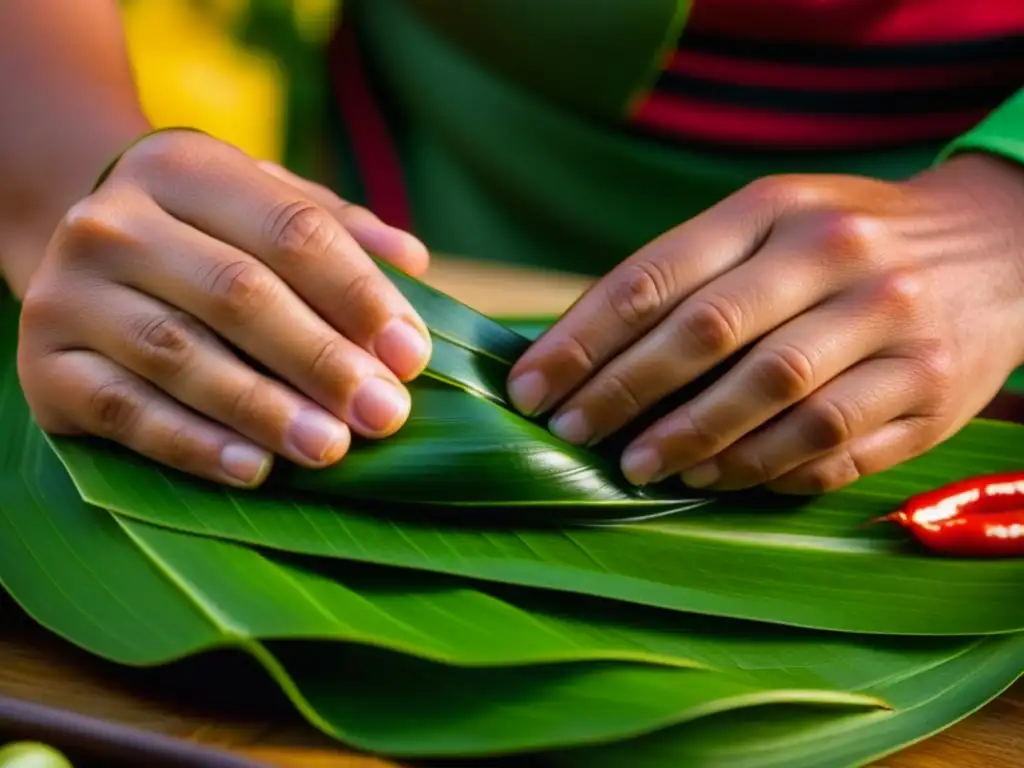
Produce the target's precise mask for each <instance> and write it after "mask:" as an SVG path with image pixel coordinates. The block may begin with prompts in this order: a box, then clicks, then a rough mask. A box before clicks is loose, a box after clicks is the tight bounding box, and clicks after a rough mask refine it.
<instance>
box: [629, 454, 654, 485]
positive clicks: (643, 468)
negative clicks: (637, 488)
mask: <svg viewBox="0 0 1024 768" xmlns="http://www.w3.org/2000/svg"><path fill="white" fill-rule="evenodd" d="M661 466H662V465H661V454H660V453H658V452H657V451H656V450H654V449H653V448H630V449H629V450H627V451H626V452H625V453H624V454H622V474H624V475H625V476H626V479H627V480H629V482H631V483H633V485H647V483H649V482H651V481H652V480H653V479H654V478H655V476H656V475H657V474H658V473H659V472H661Z"/></svg>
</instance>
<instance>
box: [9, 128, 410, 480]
mask: <svg viewBox="0 0 1024 768" xmlns="http://www.w3.org/2000/svg"><path fill="white" fill-rule="evenodd" d="M367 251H372V252H373V253H375V254H376V255H378V256H379V257H381V258H382V259H386V260H388V261H390V262H392V263H394V264H395V265H396V266H398V267H400V268H402V269H404V270H406V271H409V272H411V273H414V274H418V273H421V272H422V271H423V270H425V269H426V266H427V261H428V257H427V252H426V249H425V247H424V246H423V244H422V243H420V242H419V241H418V240H416V239H415V238H413V237H412V236H411V235H408V234H406V233H404V232H400V231H398V230H395V229H393V228H391V227H388V226H386V225H385V224H383V223H382V222H381V221H380V220H378V219H377V218H376V217H375V216H373V214H371V213H370V212H369V211H367V210H365V209H363V208H359V207H357V206H354V205H349V204H347V203H346V202H345V201H343V200H341V199H340V198H338V197H337V196H335V195H334V194H333V193H331V192H329V191H327V190H326V189H324V188H322V187H319V186H317V185H315V184H312V183H310V182H307V181H303V180H302V179H299V178H297V177H295V176H294V175H292V174H290V173H289V172H287V171H285V170H284V169H281V168H279V167H277V166H274V165H272V164H265V163H264V164H259V163H256V162H254V161H253V160H252V159H251V158H249V157H248V156H246V155H245V154H244V153H242V152H241V151H239V150H237V149H235V148H233V147H231V146H229V145H227V144H225V143H223V142H220V141H217V140H216V139H214V138H212V137H209V136H206V135H205V134H200V133H195V132H191V131H169V132H164V133H158V134H154V135H152V136H149V137H148V138H145V139H144V140H142V141H140V142H138V143H137V144H135V145H134V146H133V147H132V148H130V149H129V150H128V151H127V152H125V154H124V155H123V156H122V158H121V159H120V161H119V162H118V163H117V165H116V166H115V167H114V169H113V171H112V172H111V173H110V175H109V176H108V177H107V179H106V180H105V182H104V183H103V184H102V185H101V186H100V187H99V188H98V189H97V190H96V191H95V192H94V193H93V194H91V195H89V196H88V197H86V198H84V199H83V200H81V201H79V202H78V203H76V204H75V205H73V206H72V207H71V209H70V210H69V211H68V212H67V213H66V214H65V216H64V217H63V219H62V221H61V222H60V224H59V226H58V227H57V229H56V232H55V233H54V234H53V237H52V239H51V240H50V243H49V246H48V248H47V250H46V254H45V256H44V257H43V260H42V262H41V264H40V265H39V267H38V269H36V271H35V274H34V275H33V276H32V279H31V281H30V283H29V285H28V290H27V291H26V293H25V297H24V303H23V309H22V317H21V338H20V344H19V348H18V369H19V374H20V376H21V381H22V386H23V388H24V390H25V394H26V397H27V399H28V401H29V404H30V405H31V407H32V409H33V412H34V414H35V416H36V419H37V420H38V422H39V423H40V425H41V426H42V427H43V429H45V430H47V431H49V432H52V433H56V434H93V435H98V436H100V437H105V438H108V439H111V440H114V441H116V442H119V443H121V444H123V445H125V446H127V447H128V448H130V449H132V450H134V451H136V452H138V453H141V454H143V455H145V456H148V457H150V458H152V459H155V460H157V461H160V462H162V463H164V464H167V465H170V466H172V467H175V468H177V469H180V470H183V471H186V472H189V473H192V474H196V475H199V476H202V477H206V478H208V479H211V480H215V481H218V482H223V483H229V484H232V485H236V486H255V485H258V484H260V483H261V482H262V481H263V480H264V479H265V478H266V476H267V474H268V472H269V470H270V467H271V464H272V462H273V459H274V456H275V455H280V456H284V457H287V458H288V459H290V460H292V461H294V462H296V463H298V464H302V465H304V466H309V467H322V466H326V465H328V464H332V463H334V462H336V461H338V460H340V459H341V458H342V457H343V456H344V454H345V453H346V451H347V450H348V448H349V444H350V441H351V437H352V432H355V433H356V434H358V435H361V436H364V437H368V438H380V437H385V436H388V435H391V434H393V433H394V432H395V431H396V430H398V429H399V428H400V427H401V425H402V424H403V423H404V421H405V419H406V418H407V416H408V413H409V394H408V391H407V390H406V388H405V387H404V385H403V382H407V381H409V380H410V379H412V378H414V377H415V376H417V375H418V374H419V373H420V372H421V371H422V370H423V368H424V367H425V366H426V364H427V361H428V360H429V356H430V338H429V334H428V333H427V330H426V328H425V326H424V324H423V322H422V320H421V319H420V318H419V317H418V316H417V314H416V312H415V311H414V310H413V308H412V307H411V306H410V304H409V303H408V302H407V301H406V300H405V298H404V297H403V296H402V295H401V293H400V292H399V291H398V290H397V289H396V288H395V286H394V285H393V283H391V281H390V280H388V279H387V278H386V277H385V276H384V275H383V274H382V273H381V271H380V270H379V269H378V268H377V266H376V265H375V264H374V263H373V261H372V260H371V258H370V257H369V256H368V255H367ZM246 356H247V357H248V359H249V360H251V361H254V362H255V363H256V364H258V365H260V366H263V368H265V369H266V370H268V371H269V372H270V373H271V374H272V375H267V374H265V373H263V372H261V371H259V370H257V368H256V366H255V365H253V364H252V363H250V362H248V361H247V360H246Z"/></svg>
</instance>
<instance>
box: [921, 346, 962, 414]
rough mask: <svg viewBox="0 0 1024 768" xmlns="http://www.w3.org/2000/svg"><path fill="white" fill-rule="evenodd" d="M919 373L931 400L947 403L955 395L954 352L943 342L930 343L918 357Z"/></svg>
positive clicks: (940, 403) (941, 403)
mask: <svg viewBox="0 0 1024 768" xmlns="http://www.w3.org/2000/svg"><path fill="white" fill-rule="evenodd" d="M917 368H918V375H919V376H920V377H921V382H922V384H923V389H924V391H925V392H929V393H931V398H930V399H931V400H932V401H933V402H935V403H937V404H939V405H945V404H947V403H948V402H949V400H950V399H951V398H952V397H953V394H954V389H955V383H956V372H955V365H954V360H953V353H952V352H951V351H950V350H949V349H948V348H946V346H945V345H942V344H933V345H930V347H929V348H928V349H925V350H924V351H922V352H921V353H920V354H919V356H918V358H917Z"/></svg>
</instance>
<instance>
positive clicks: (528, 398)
mask: <svg viewBox="0 0 1024 768" xmlns="http://www.w3.org/2000/svg"><path fill="white" fill-rule="evenodd" d="M508 396H509V399H510V400H511V401H512V405H514V406H515V408H516V410H517V411H519V412H520V413H522V414H525V415H527V416H534V415H536V414H537V412H538V411H540V408H541V406H542V405H543V404H544V400H545V398H546V397H547V396H548V382H547V380H546V379H545V378H544V374H542V373H538V372H537V371H527V372H526V373H523V374H520V375H519V376H516V377H515V378H514V379H512V381H510V382H509V383H508Z"/></svg>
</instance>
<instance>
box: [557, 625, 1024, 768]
mask: <svg viewBox="0 0 1024 768" xmlns="http://www.w3.org/2000/svg"><path fill="white" fill-rule="evenodd" d="M1022 671H1024V635H1022V634H1016V635H1007V636H1002V637H990V638H987V639H985V640H983V641H981V642H979V643H977V644H975V645H974V646H973V647H971V648H970V649H969V650H965V652H964V653H963V654H961V655H959V656H954V657H950V658H949V659H948V660H946V661H944V662H943V664H941V665H939V666H936V667H935V668H933V669H931V670H929V671H928V673H927V674H922V675H918V676H908V677H905V678H891V679H888V680H884V681H881V682H880V683H879V684H878V685H876V686H874V687H873V688H872V690H873V691H874V692H875V693H877V694H878V695H879V696H883V697H885V698H886V699H888V700H889V701H892V702H894V704H895V707H894V709H893V710H891V711H886V712H867V713H853V712H851V713H839V712H825V711H822V710H820V709H818V710H816V709H812V708H809V707H793V706H769V707H759V708H757V709H747V710H743V711H740V712H736V713H725V714H721V715H717V716H714V717H708V718H704V719H702V720H700V721H699V722H695V723H691V724H687V725H683V726H679V727H676V728H670V729H666V730H663V731H659V732H658V733H656V734H653V735H650V736H645V737H643V738H640V739H631V740H626V741H622V742H619V743H616V744H608V745H602V746H601V747H600V748H599V749H589V748H588V749H579V750H571V751H567V752H562V753H558V754H555V755H551V756H549V758H548V759H547V760H545V764H550V765H552V766H559V767H560V768H561V767H563V766H564V767H565V768H576V767H577V766H579V768H584V767H585V768H619V767H620V766H624V765H629V766H636V768H647V767H651V768H653V767H655V766H658V767H659V768H660V767H661V766H686V767H687V768H846V767H847V766H858V765H867V764H868V763H871V762H873V761H875V760H878V759H880V758H882V757H884V756H886V755H888V754H891V753H892V752H895V751H897V750H899V749H903V748H905V747H907V746H909V745H910V744H912V743H914V742H916V741H920V740H921V739H924V738H927V737H929V736H931V735H933V734H935V733H937V732H939V731H941V730H943V729H945V728H948V727H949V726H950V725H952V724H953V723H955V722H957V721H958V720H961V719H963V718H964V717H967V716H968V715H970V714H971V713H972V712H975V711H976V710H977V709H979V708H980V707H982V706H984V705H985V704H986V703H988V702H989V701H991V700H992V699H994V698H995V697H997V696H998V695H999V694H1000V693H1002V692H1003V691H1005V690H1006V689H1007V688H1009V687H1010V686H1011V685H1012V684H1013V682H1014V681H1015V680H1016V679H1017V678H1018V677H1020V675H1021V673H1022Z"/></svg>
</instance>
